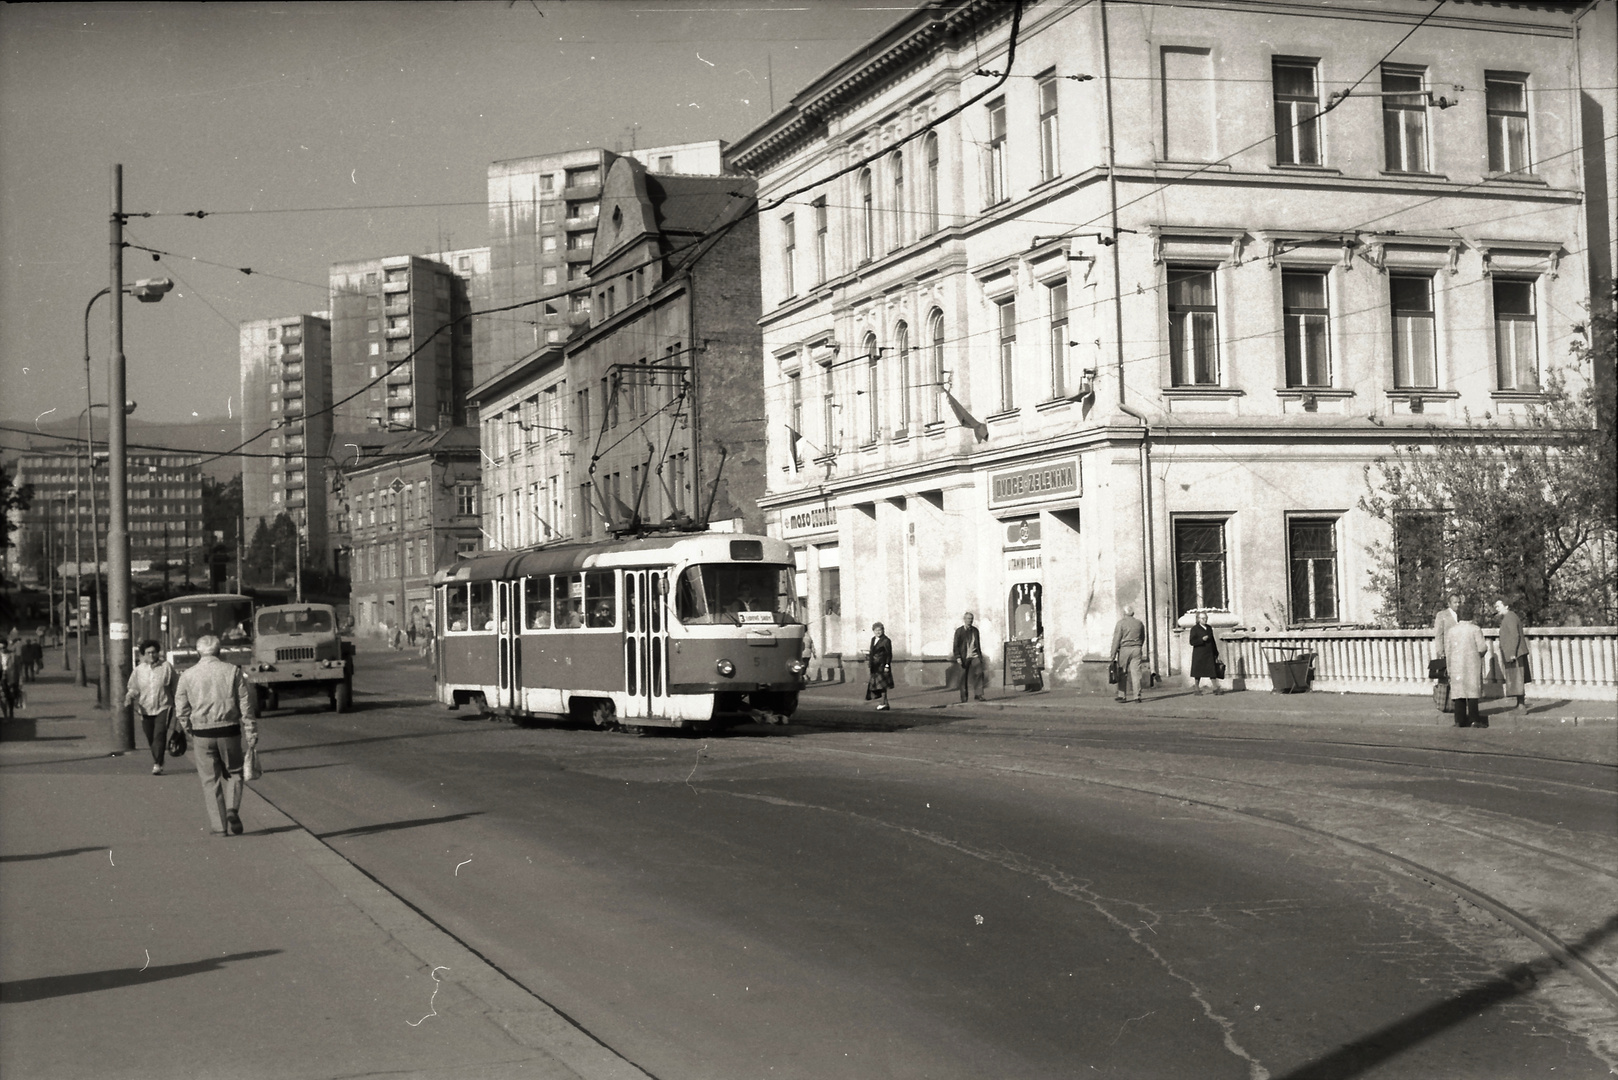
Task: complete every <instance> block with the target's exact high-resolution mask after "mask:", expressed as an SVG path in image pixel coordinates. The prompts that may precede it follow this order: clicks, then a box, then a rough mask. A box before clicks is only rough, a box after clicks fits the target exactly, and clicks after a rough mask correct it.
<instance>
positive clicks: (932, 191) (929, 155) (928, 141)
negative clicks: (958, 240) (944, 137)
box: [921, 132, 938, 233]
mask: <svg viewBox="0 0 1618 1080" xmlns="http://www.w3.org/2000/svg"><path fill="white" fill-rule="evenodd" d="M921 153H922V157H923V159H925V160H926V162H927V176H926V184H925V189H926V190H925V192H924V194H923V197H924V198H925V200H926V205H925V206H923V207H922V209H923V211H925V213H926V215H927V217H926V219H925V222H924V228H925V229H926V231H927V232H929V233H935V232H937V231H938V134H937V133H936V132H928V133H927V137H926V138H924V139H922V141H921Z"/></svg>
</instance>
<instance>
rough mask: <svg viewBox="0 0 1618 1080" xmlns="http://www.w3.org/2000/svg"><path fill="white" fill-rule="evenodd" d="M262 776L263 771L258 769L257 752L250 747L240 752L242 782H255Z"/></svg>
mask: <svg viewBox="0 0 1618 1080" xmlns="http://www.w3.org/2000/svg"><path fill="white" fill-rule="evenodd" d="M263 775H264V770H263V769H262V768H260V767H259V763H258V750H256V749H255V748H253V747H251V746H249V747H246V748H245V749H243V750H242V779H243V780H257V779H258V778H259V777H261V776H263Z"/></svg>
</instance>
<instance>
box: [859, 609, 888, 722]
mask: <svg viewBox="0 0 1618 1080" xmlns="http://www.w3.org/2000/svg"><path fill="white" fill-rule="evenodd" d="M866 663H867V664H869V665H870V668H871V680H870V682H868V683H866V684H865V700H866V701H870V700H872V699H873V698H879V699H880V700H881V704H879V705H877V708H878V709H886V708H887V707H888V691H889V690H892V689H893V642H891V641H889V640H888V635H887V634H885V633H883V632H882V624H881V623H873V624H872V625H871V648H870V651H869V652H868V653H867V655H866Z"/></svg>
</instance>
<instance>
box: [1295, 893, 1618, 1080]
mask: <svg viewBox="0 0 1618 1080" xmlns="http://www.w3.org/2000/svg"><path fill="white" fill-rule="evenodd" d="M1614 934H1618V915H1613V916H1611V917H1609V918H1608V919H1607V921H1606V922H1604V923H1602V924H1601V925H1600V926H1598V927H1596V928H1595V929H1593V930H1591V931H1590V932H1589V933H1587V934H1585V935H1584V936H1583V937H1582V938H1580V939H1579V940H1578V941H1577V942H1576V943H1574V944H1572V945H1569V946H1568V947H1567V950H1568V952H1569V953H1570V954H1572V955H1573V956H1575V957H1579V958H1580V959H1584V958H1585V956H1586V954H1587V953H1589V952H1590V950H1592V949H1594V948H1595V947H1596V946H1598V945H1600V944H1601V943H1602V942H1603V941H1605V940H1607V939H1608V938H1610V937H1612V936H1614ZM1560 966H1561V964H1560V961H1558V960H1557V959H1556V958H1554V957H1551V956H1541V957H1540V958H1539V959H1537V960H1532V961H1529V962H1528V963H1525V964H1513V965H1512V966H1511V967H1509V968H1507V969H1506V970H1504V971H1502V972H1501V973H1500V974H1499V975H1497V976H1495V977H1494V978H1492V979H1490V980H1489V981H1488V982H1485V983H1480V984H1479V985H1477V986H1474V987H1472V988H1471V989H1470V990H1465V991H1463V992H1461V993H1459V994H1456V995H1455V996H1454V997H1451V998H1449V999H1448V1000H1445V1001H1440V1002H1437V1003H1436V1004H1433V1005H1429V1006H1428V1007H1427V1008H1425V1009H1422V1010H1421V1011H1420V1012H1417V1013H1413V1014H1411V1015H1410V1016H1407V1017H1405V1018H1404V1019H1402V1020H1396V1021H1394V1022H1393V1023H1391V1024H1388V1025H1387V1026H1385V1027H1382V1028H1379V1029H1377V1030H1376V1031H1373V1032H1371V1033H1370V1034H1369V1035H1364V1036H1361V1037H1360V1038H1358V1039H1355V1040H1354V1041H1353V1042H1350V1043H1346V1044H1344V1045H1343V1046H1340V1047H1338V1048H1337V1049H1336V1050H1333V1051H1332V1052H1331V1053H1329V1054H1326V1055H1324V1056H1323V1057H1318V1058H1316V1059H1315V1060H1314V1061H1311V1062H1309V1063H1308V1064H1306V1065H1301V1066H1299V1067H1298V1068H1296V1069H1293V1070H1292V1071H1290V1072H1288V1073H1285V1074H1284V1075H1282V1076H1278V1077H1276V1078H1275V1080H1354V1078H1355V1077H1360V1076H1364V1075H1366V1074H1367V1073H1370V1072H1372V1071H1373V1070H1375V1069H1377V1068H1378V1067H1379V1066H1381V1065H1382V1064H1383V1063H1385V1062H1387V1061H1389V1060H1391V1059H1393V1058H1395V1057H1398V1056H1399V1055H1400V1054H1402V1053H1404V1052H1405V1051H1407V1050H1409V1049H1411V1048H1412V1047H1414V1046H1417V1045H1419V1044H1420V1043H1423V1042H1426V1041H1427V1040H1428V1039H1431V1038H1433V1037H1434V1036H1436V1035H1438V1034H1440V1033H1442V1032H1444V1031H1447V1030H1449V1029H1450V1028H1452V1027H1455V1026H1456V1025H1458V1024H1463V1023H1465V1022H1466V1021H1468V1020H1472V1019H1475V1018H1476V1017H1477V1015H1478V1014H1479V1013H1481V1012H1483V1011H1484V1010H1485V1009H1489V1008H1493V1007H1494V1006H1496V1005H1500V1004H1503V1003H1504V1002H1507V1001H1510V1000H1511V999H1512V998H1515V997H1520V996H1522V995H1523V994H1526V993H1528V992H1530V991H1531V990H1533V989H1534V988H1535V987H1536V986H1538V985H1539V980H1540V978H1541V977H1543V976H1544V975H1546V974H1548V973H1549V972H1550V971H1552V970H1554V969H1555V968H1557V967H1560Z"/></svg>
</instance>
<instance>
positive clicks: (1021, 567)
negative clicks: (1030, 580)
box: [1006, 551, 1045, 574]
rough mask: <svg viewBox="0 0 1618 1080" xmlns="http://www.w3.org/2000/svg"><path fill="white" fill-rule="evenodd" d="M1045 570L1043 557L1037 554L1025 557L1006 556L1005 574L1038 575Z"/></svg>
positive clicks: (1035, 552) (1033, 553)
mask: <svg viewBox="0 0 1618 1080" xmlns="http://www.w3.org/2000/svg"><path fill="white" fill-rule="evenodd" d="M1044 568H1045V557H1044V556H1043V555H1041V554H1040V553H1039V552H1037V551H1034V552H1030V553H1029V554H1027V555H1007V556H1006V572H1007V573H1011V574H1026V573H1036V574H1037V573H1038V572H1039V571H1041V570H1043V569H1044Z"/></svg>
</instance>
